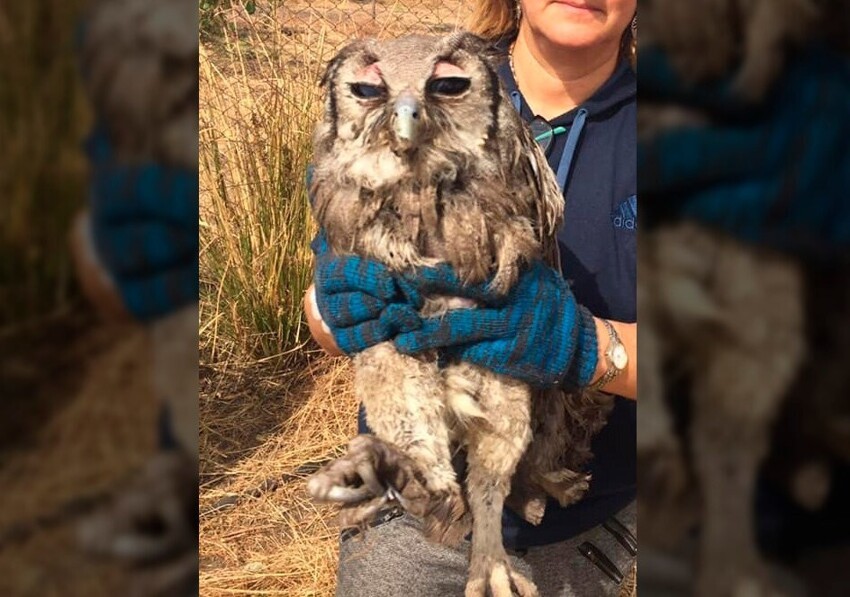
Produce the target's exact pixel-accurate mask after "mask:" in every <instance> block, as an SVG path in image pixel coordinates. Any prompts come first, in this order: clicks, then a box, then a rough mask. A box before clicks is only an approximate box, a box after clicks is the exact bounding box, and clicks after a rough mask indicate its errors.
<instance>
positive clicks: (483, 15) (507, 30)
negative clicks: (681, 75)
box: [466, 0, 637, 68]
mask: <svg viewBox="0 0 850 597" xmlns="http://www.w3.org/2000/svg"><path fill="white" fill-rule="evenodd" d="M518 6H519V4H518V2H516V1H515V0H473V7H472V14H471V15H470V16H469V20H468V21H467V23H466V27H467V29H469V30H470V31H471V32H472V33H475V34H476V35H480V36H481V37H483V38H485V39H492V40H500V39H506V40H514V39H516V36H517V33H518V31H519V14H518ZM636 34H637V31H636V30H634V31H633V29H632V25H631V23H629V26H628V27H626V30H625V31H624V32H623V37H622V39H621V40H620V56H621V57H625V58H628V60H629V62H630V63H631V65H632V68H635V67H636V61H637V39H636Z"/></svg>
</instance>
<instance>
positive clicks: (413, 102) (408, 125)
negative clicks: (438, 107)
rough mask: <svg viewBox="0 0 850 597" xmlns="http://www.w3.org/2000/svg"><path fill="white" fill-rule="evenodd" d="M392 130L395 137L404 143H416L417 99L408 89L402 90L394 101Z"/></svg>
mask: <svg viewBox="0 0 850 597" xmlns="http://www.w3.org/2000/svg"><path fill="white" fill-rule="evenodd" d="M394 116H395V118H393V130H394V131H395V135H396V138H397V139H398V140H399V141H400V142H401V143H402V144H404V145H414V144H415V143H416V137H417V132H418V130H419V123H420V118H419V116H420V114H419V100H418V99H416V96H415V95H413V94H412V93H410V92H409V91H405V92H402V93H401V95H399V96H398V99H396V101H395V114H394Z"/></svg>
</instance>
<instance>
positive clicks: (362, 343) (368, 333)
mask: <svg viewBox="0 0 850 597" xmlns="http://www.w3.org/2000/svg"><path fill="white" fill-rule="evenodd" d="M311 248H312V249H313V253H314V254H315V255H316V269H315V273H314V277H313V280H314V283H313V285H312V286H311V287H310V290H308V292H307V295H306V296H305V297H304V310H305V313H306V316H307V323H308V325H309V326H310V331H311V333H312V334H313V337H314V338H315V339H316V341H317V342H318V343H319V345H320V346H322V348H324V349H325V350H327V351H328V352H329V353H330V354H340V353H345V354H349V355H351V354H355V353H358V352H361V351H363V350H366V349H367V348H369V347H371V346H374V345H376V344H379V343H381V342H386V341H387V340H391V339H392V338H393V337H395V335H396V334H397V333H399V332H402V331H409V330H412V329H415V328H416V327H418V326H419V325H421V320H420V319H419V315H418V313H417V310H418V308H419V307H420V306H421V304H422V301H421V297H420V295H419V294H418V293H417V292H416V291H415V290H414V288H413V287H412V286H410V285H407V284H405V283H404V281H403V280H400V279H397V278H396V277H394V276H393V275H392V273H391V272H390V271H389V270H388V269H387V268H386V267H385V266H384V265H382V264H380V263H378V262H377V261H372V260H370V259H365V258H362V257H357V256H352V255H342V256H337V255H334V254H333V253H332V252H331V250H330V248H329V247H328V244H327V240H326V239H325V236H324V233H322V232H319V234H317V235H316V238H315V239H314V240H313V243H312V244H311Z"/></svg>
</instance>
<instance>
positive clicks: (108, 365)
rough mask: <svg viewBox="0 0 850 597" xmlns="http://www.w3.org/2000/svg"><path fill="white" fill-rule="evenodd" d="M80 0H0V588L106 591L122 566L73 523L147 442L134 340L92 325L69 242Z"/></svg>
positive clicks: (76, 151)
mask: <svg viewBox="0 0 850 597" xmlns="http://www.w3.org/2000/svg"><path fill="white" fill-rule="evenodd" d="M88 4H89V3H88V2H87V1H85V0H68V1H66V0H56V1H53V0H39V1H35V2H3V3H2V4H0V197H2V199H0V395H2V400H0V487H2V488H3V489H2V492H0V594H3V595H107V594H115V591H116V587H118V586H121V582H122V579H123V572H122V570H121V569H120V568H119V567H118V566H116V565H114V564H112V563H109V562H105V561H98V560H93V559H92V558H90V557H86V556H85V555H84V554H82V553H81V552H80V551H79V550H78V549H76V542H75V524H76V523H77V522H78V521H79V520H80V518H81V517H82V516H83V515H84V514H85V513H87V512H89V511H91V510H92V509H93V508H94V507H96V505H97V504H98V503H101V502H102V501H103V500H104V499H105V498H106V496H107V495H108V493H109V492H110V490H111V489H112V488H113V487H114V486H115V485H116V484H117V483H119V482H121V481H122V480H124V479H125V478H126V476H127V475H128V472H129V471H130V470H132V469H133V468H134V467H137V466H139V465H140V463H142V462H143V461H144V459H145V457H146V455H148V454H150V452H151V451H152V450H153V446H154V437H153V435H152V434H151V433H150V428H151V427H152V425H153V424H154V421H155V416H156V413H155V406H154V401H153V399H152V396H151V395H150V391H149V387H148V386H149V384H148V377H149V376H148V370H147V369H148V363H147V358H146V356H145V351H144V341H143V338H142V336H141V335H140V333H139V331H138V330H137V329H135V328H134V327H133V326H126V325H125V326H115V325H104V324H103V323H102V322H101V321H100V320H99V318H98V317H97V316H96V314H95V313H94V311H93V310H92V308H91V307H90V306H89V304H88V303H87V302H86V301H84V300H83V298H82V296H81V292H80V288H79V286H78V284H77V282H76V280H75V278H74V274H73V265H72V259H71V255H70V251H69V248H68V235H69V231H70V227H71V221H72V218H73V216H74V214H75V213H76V212H77V211H78V210H79V209H81V208H82V207H83V206H84V205H85V203H86V199H87V190H86V189H87V184H88V179H87V177H88V167H87V162H86V158H85V155H84V153H83V151H82V143H83V140H84V139H85V137H86V135H87V133H88V130H89V128H90V125H91V121H92V116H91V109H90V107H89V105H88V101H87V99H86V97H85V93H84V91H83V88H82V84H81V81H80V77H79V69H78V65H77V62H76V56H75V50H74V45H75V34H76V32H77V25H78V23H79V22H80V20H81V17H82V15H83V13H84V11H85V10H86V9H87V7H88ZM128 404H130V405H134V408H127V405H128Z"/></svg>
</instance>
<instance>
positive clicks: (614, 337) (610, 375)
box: [588, 319, 623, 390]
mask: <svg viewBox="0 0 850 597" xmlns="http://www.w3.org/2000/svg"><path fill="white" fill-rule="evenodd" d="M600 321H602V325H604V326H605V330H606V331H607V332H608V348H607V349H606V350H605V361H606V362H607V364H608V366H607V368H606V369H605V373H603V374H602V377H600V378H599V379H597V380H596V383H594V384H591V385H590V386H589V388H588V389H590V390H601V389H602V388H604V387H605V386H606V385H608V384H609V383H610V382H611V381H612V380H613V379H614V378H615V377H617V376H618V375H620V373H622V372H623V370H622V369H618V368H617V366H616V365H614V361H613V360H612V359H611V352H612V350H613V348H614V347H615V346H618V345H622V342H620V336H619V335H618V334H617V330H615V329H614V326H613V325H611V322H610V321H608V320H607V319H600Z"/></svg>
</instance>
